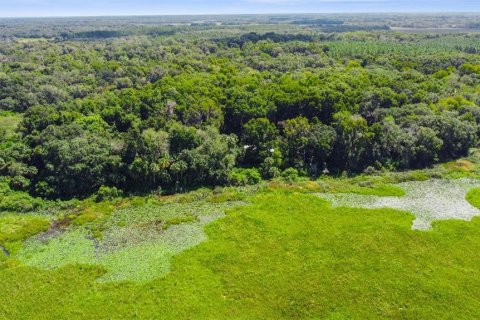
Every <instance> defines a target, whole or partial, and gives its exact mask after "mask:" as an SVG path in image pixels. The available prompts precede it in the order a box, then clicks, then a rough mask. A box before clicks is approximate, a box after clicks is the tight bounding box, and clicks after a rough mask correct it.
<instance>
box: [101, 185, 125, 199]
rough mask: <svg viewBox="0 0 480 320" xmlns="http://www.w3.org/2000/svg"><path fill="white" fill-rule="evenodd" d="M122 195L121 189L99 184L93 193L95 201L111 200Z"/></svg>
mask: <svg viewBox="0 0 480 320" xmlns="http://www.w3.org/2000/svg"><path fill="white" fill-rule="evenodd" d="M121 196H122V191H121V190H119V189H117V188H115V187H107V186H101V187H100V189H98V191H97V194H96V195H95V201H97V202H100V201H111V200H114V199H115V198H119V197H121Z"/></svg>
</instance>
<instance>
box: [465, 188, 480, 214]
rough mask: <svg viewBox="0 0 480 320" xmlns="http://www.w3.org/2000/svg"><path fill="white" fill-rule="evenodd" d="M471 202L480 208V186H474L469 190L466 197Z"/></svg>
mask: <svg viewBox="0 0 480 320" xmlns="http://www.w3.org/2000/svg"><path fill="white" fill-rule="evenodd" d="M465 198H466V199H467V201H468V202H470V204H471V205H472V206H474V207H476V208H478V209H480V187H479V188H473V189H471V190H470V191H468V193H467V196H466V197H465Z"/></svg>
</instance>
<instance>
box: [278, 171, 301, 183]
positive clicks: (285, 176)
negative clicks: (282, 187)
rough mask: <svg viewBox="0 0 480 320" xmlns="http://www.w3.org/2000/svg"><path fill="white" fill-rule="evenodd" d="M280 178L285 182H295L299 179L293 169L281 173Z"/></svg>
mask: <svg viewBox="0 0 480 320" xmlns="http://www.w3.org/2000/svg"><path fill="white" fill-rule="evenodd" d="M281 177H282V180H284V181H285V182H295V181H297V180H298V179H299V174H298V170H297V169H295V168H287V169H285V170H284V171H283V172H282V174H281Z"/></svg>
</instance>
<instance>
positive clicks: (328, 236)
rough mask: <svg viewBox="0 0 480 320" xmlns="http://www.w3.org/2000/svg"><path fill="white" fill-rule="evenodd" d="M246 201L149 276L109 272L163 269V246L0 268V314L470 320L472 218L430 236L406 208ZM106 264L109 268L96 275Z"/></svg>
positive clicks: (289, 197) (274, 193)
mask: <svg viewBox="0 0 480 320" xmlns="http://www.w3.org/2000/svg"><path fill="white" fill-rule="evenodd" d="M249 201H250V202H251V203H250V204H248V205H245V206H241V207H237V208H234V209H232V210H231V211H230V212H229V213H228V214H227V216H226V217H225V218H223V219H220V220H217V221H215V222H213V223H211V224H209V225H208V226H207V227H206V229H205V230H206V234H205V235H204V236H205V237H207V235H208V240H207V241H203V242H202V243H200V244H198V245H196V246H194V247H190V248H189V249H188V250H184V251H182V252H180V253H179V254H176V255H174V256H172V257H171V259H170V261H171V264H170V265H169V270H170V271H169V272H168V273H166V274H164V276H162V277H157V278H155V279H150V280H146V281H144V282H122V283H117V282H115V281H114V282H112V281H110V280H111V279H109V278H108V277H109V276H111V277H112V278H113V279H119V278H122V275H119V274H116V273H115V270H117V271H118V270H124V272H125V273H127V274H128V273H131V268H134V267H133V264H132V263H129V262H131V261H132V259H135V260H136V259H139V256H140V254H139V252H144V253H145V254H144V255H145V256H149V257H150V258H148V259H146V260H140V261H139V262H137V263H139V264H146V265H145V266H143V267H142V269H143V270H148V271H146V274H147V273H149V272H153V273H162V272H163V269H162V268H163V267H164V266H165V265H163V264H162V263H157V261H163V260H162V259H164V257H165V256H167V255H168V254H169V253H168V252H166V251H163V249H162V248H164V247H156V249H155V250H153V249H152V248H150V249H152V250H151V251H150V249H149V248H147V249H143V251H141V250H133V249H128V248H125V249H124V250H118V251H116V252H117V255H116V256H110V257H109V259H106V262H105V265H106V266H107V267H105V266H102V265H98V264H96V265H92V266H87V265H78V264H71V265H65V266H63V267H61V268H54V269H48V270H47V269H42V268H38V267H35V268H32V267H27V266H24V265H17V266H16V267H14V268H6V269H3V270H2V272H0V292H2V294H4V296H5V297H8V298H7V299H2V300H0V318H5V319H32V318H35V319H65V318H68V319H122V318H123V319H133V318H138V319H158V318H160V319H191V318H192V317H194V318H198V319H478V318H479V317H480V311H479V310H480V301H479V300H478V295H479V294H480V291H479V288H480V270H479V268H478V266H479V265H480V256H479V254H478V252H479V251H480V232H479V230H480V219H473V220H472V222H463V221H442V222H437V223H435V224H434V226H433V230H432V231H431V232H417V231H413V230H411V224H412V220H413V219H414V217H413V216H412V215H410V214H408V213H406V212H402V211H398V210H391V209H375V210H371V209H358V208H333V207H331V206H330V205H329V204H328V202H327V201H326V200H322V199H320V198H318V197H315V196H313V195H308V194H305V193H300V192H296V191H291V190H285V189H283V190H282V189H277V190H272V189H264V190H262V191H261V192H259V193H257V195H255V196H253V197H252V198H249ZM166 207H168V205H166V206H163V209H162V210H164V209H165V208H166ZM153 208H155V206H154V207H152V208H150V209H153ZM179 208H182V207H179ZM179 208H178V209H179ZM141 209H142V208H141V206H139V207H137V208H136V209H135V208H125V210H131V212H134V211H135V210H139V212H138V213H137V214H135V213H134V214H132V216H133V218H132V219H133V220H132V223H133V222H134V221H135V222H146V221H151V219H153V218H155V219H158V216H159V215H158V214H155V213H152V212H151V213H149V215H147V217H142V216H143V214H140V210H141ZM143 209H145V208H143ZM157 209H158V210H160V209H159V208H157ZM179 210H180V209H179ZM168 212H169V214H170V215H173V214H172V213H171V211H168ZM125 214H126V211H125ZM115 216H116V215H115V214H113V215H112V217H115ZM129 223H130V222H128V224H129ZM205 223H207V221H205ZM185 226H191V224H190V223H186V224H180V225H175V226H172V227H171V228H169V229H167V231H168V230H177V229H178V230H177V231H176V232H178V234H183V233H184V231H183V230H180V229H181V228H185ZM117 231H118V229H117ZM178 234H175V233H172V234H170V235H171V239H172V240H174V239H175V240H176V239H179V237H178ZM130 250H131V251H130ZM107 260H108V261H107ZM127 261H129V262H127ZM108 265H112V266H115V269H114V270H110V271H107V273H105V270H106V269H108ZM102 277H106V278H105V279H104V281H99V279H102ZM46 306H48V307H46Z"/></svg>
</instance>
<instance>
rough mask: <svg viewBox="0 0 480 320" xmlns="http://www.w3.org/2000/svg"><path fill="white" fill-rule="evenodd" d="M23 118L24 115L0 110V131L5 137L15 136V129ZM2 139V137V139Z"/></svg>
mask: <svg viewBox="0 0 480 320" xmlns="http://www.w3.org/2000/svg"><path fill="white" fill-rule="evenodd" d="M21 120H22V116H21V115H19V114H14V113H7V112H3V113H2V112H1V111H0V133H1V134H3V135H4V136H3V139H5V140H6V139H10V138H12V137H13V135H14V132H15V129H16V128H17V126H18V124H19V123H20V121H21ZM0 141H1V139H0Z"/></svg>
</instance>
